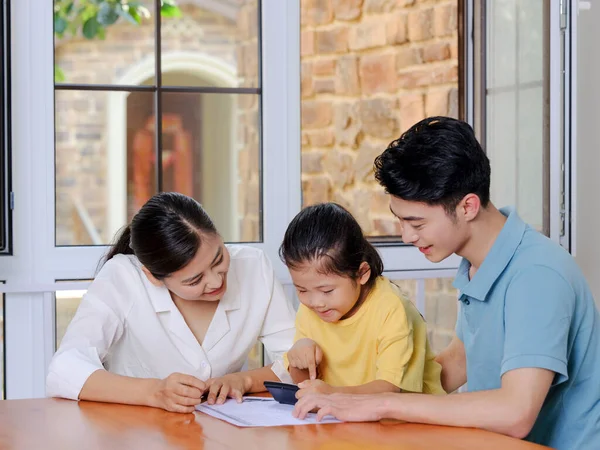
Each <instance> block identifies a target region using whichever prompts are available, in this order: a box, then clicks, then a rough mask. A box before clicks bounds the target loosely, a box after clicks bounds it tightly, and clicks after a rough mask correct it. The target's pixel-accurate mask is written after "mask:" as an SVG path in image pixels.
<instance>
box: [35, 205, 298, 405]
mask: <svg viewBox="0 0 600 450" xmlns="http://www.w3.org/2000/svg"><path fill="white" fill-rule="evenodd" d="M293 314H294V312H293V309H292V308H291V306H290V305H289V303H288V302H287V300H286V298H285V295H284V293H283V289H282V287H281V285H280V284H279V282H278V281H277V280H276V279H275V275H274V273H273V269H272V267H271V263H270V262H269V260H268V259H267V258H266V257H265V255H264V254H263V253H262V251H260V250H258V249H254V248H251V247H242V246H236V247H231V248H230V247H228V246H226V245H224V244H223V240H222V239H221V236H219V233H218V232H217V230H216V228H215V226H214V225H213V223H212V221H211V219H210V218H209V217H208V215H207V214H206V212H205V211H204V210H203V209H202V207H201V206H200V204H199V203H198V202H196V201H195V200H194V199H192V198H189V197H186V196H184V195H182V194H176V193H161V194H157V195H155V196H154V197H152V198H151V199H150V200H149V201H148V202H147V203H146V204H145V205H144V206H143V207H142V208H141V209H140V211H139V212H138V213H137V214H136V215H135V217H134V218H133V220H132V222H131V225H129V226H128V227H127V228H126V229H125V230H124V231H123V232H122V234H121V235H120V236H119V237H118V239H117V241H116V244H115V245H114V247H113V248H112V250H111V251H110V252H109V253H108V255H107V257H106V261H105V263H104V266H103V267H102V269H101V270H100V272H99V273H98V275H97V277H96V279H95V280H94V281H93V282H92V284H91V285H90V288H89V290H88V292H87V294H86V295H85V297H84V299H83V301H82V303H81V305H80V307H79V309H78V310H77V313H76V315H75V317H74V318H73V321H72V322H71V324H70V325H69V328H68V329H67V332H66V334H65V337H64V338H63V340H62V344H61V346H60V348H59V349H58V351H57V352H56V354H55V355H54V357H53V359H52V362H51V364H50V368H49V373H48V377H47V381H46V389H47V394H48V395H49V396H55V397H65V398H70V399H74V400H76V399H80V400H96V401H102V402H114V403H128V404H135V405H147V406H154V407H158V408H163V409H166V410H169V411H176V412H191V411H193V410H194V406H195V405H197V404H198V403H200V399H201V397H202V396H203V395H205V394H206V395H207V397H208V402H209V403H211V404H212V403H215V402H217V403H223V402H224V401H225V399H226V398H227V397H235V398H236V399H237V400H238V401H241V398H242V395H243V394H244V393H246V392H260V391H264V387H263V382H264V381H266V380H273V381H278V380H279V377H278V376H277V373H281V374H285V376H288V377H289V375H288V374H287V372H285V369H283V367H282V366H281V362H279V363H277V362H276V363H275V364H274V365H273V366H272V367H264V368H262V369H256V370H252V371H248V372H241V373H240V372H239V371H240V370H241V368H242V366H243V364H244V362H245V361H246V359H247V357H248V354H249V352H250V350H251V349H252V347H253V346H254V344H255V343H256V340H257V339H259V340H260V341H262V342H263V343H264V345H265V347H266V349H267V351H269V353H270V354H271V356H272V357H273V358H274V359H275V360H276V359H277V358H278V357H279V359H281V358H280V357H281V355H282V354H283V352H285V351H286V350H288V349H289V348H290V346H291V345H292V339H293V335H294V324H293V320H294V319H293V317H294V316H293ZM278 367H279V368H278Z"/></svg>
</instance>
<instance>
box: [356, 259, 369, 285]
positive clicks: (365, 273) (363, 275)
mask: <svg viewBox="0 0 600 450" xmlns="http://www.w3.org/2000/svg"><path fill="white" fill-rule="evenodd" d="M369 278H371V266H369V264H368V263H367V262H366V261H363V262H361V263H360V267H359V268H358V284H360V285H361V286H364V285H365V284H366V283H367V281H369Z"/></svg>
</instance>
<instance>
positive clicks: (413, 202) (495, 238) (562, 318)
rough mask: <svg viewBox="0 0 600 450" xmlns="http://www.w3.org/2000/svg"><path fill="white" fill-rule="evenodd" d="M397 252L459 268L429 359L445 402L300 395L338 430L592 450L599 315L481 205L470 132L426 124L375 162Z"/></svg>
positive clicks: (561, 258)
mask: <svg viewBox="0 0 600 450" xmlns="http://www.w3.org/2000/svg"><path fill="white" fill-rule="evenodd" d="M375 175H376V178H377V180H378V181H379V183H380V184H381V185H383V186H384V187H385V189H386V191H387V192H388V193H389V194H390V209H391V210H392V212H393V213H394V215H395V216H397V218H398V220H400V223H401V225H402V238H403V240H404V242H406V243H411V244H413V245H415V246H417V247H418V248H419V250H421V252H422V253H423V254H424V255H425V257H426V258H427V259H429V260H430V261H433V262H439V261H442V260H444V259H445V258H447V257H448V256H450V255H452V254H453V253H456V254H458V255H459V256H461V257H462V258H463V260H462V262H461V264H460V267H459V269H458V273H457V276H456V279H455V282H454V286H455V287H456V288H458V289H459V292H460V298H459V300H460V311H459V314H458V320H457V324H456V337H454V339H453V341H452V342H451V343H450V345H449V346H448V348H446V349H445V350H444V351H443V352H442V353H441V354H440V355H439V356H438V362H439V363H440V364H441V365H442V384H443V386H444V389H445V390H446V391H447V392H454V391H455V390H457V389H458V388H459V387H460V386H462V385H464V384H465V383H467V388H468V392H465V393H458V394H453V395H447V396H432V395H422V394H409V393H403V394H377V395H363V396H360V395H339V394H338V395H331V396H325V395H319V394H311V395H308V396H305V397H303V398H302V399H300V400H299V402H298V404H297V405H296V409H295V412H294V414H295V415H296V416H298V417H304V416H305V415H306V414H307V413H308V412H309V411H311V410H312V409H314V408H318V409H319V417H323V416H325V415H328V414H331V415H333V416H336V417H338V418H339V419H342V420H347V421H374V420H379V419H382V418H394V419H399V420H404V421H408V422H421V423H429V424H440V425H451V426H463V427H478V428H483V429H487V430H491V431H494V432H497V433H502V434H506V435H510V436H514V437H517V438H526V439H528V440H530V441H533V442H537V443H540V444H544V445H548V446H551V447H555V448H558V449H560V450H567V449H573V450H575V449H577V450H583V449H590V450H591V449H600V317H599V314H598V310H597V308H596V306H595V304H594V300H593V298H592V294H591V292H590V290H589V287H588V285H587V283H586V281H585V280H584V277H583V275H582V274H581V272H580V270H579V268H578V267H577V265H576V263H575V261H574V260H573V258H572V257H571V255H570V254H569V253H568V252H566V251H565V250H564V249H562V248H561V247H560V246H559V245H557V244H556V243H554V242H552V241H550V240H549V239H547V238H546V237H545V236H543V235H541V234H540V233H538V232H536V231H535V230H533V229H532V228H531V227H529V226H528V225H526V224H525V223H524V222H523V221H522V220H521V219H520V218H519V216H518V215H517V213H516V212H515V211H512V210H509V209H507V210H498V209H496V207H494V205H493V204H492V203H491V202H490V200H489V189H490V165H489V160H488V158H487V156H486V155H485V153H484V152H483V150H482V148H481V146H480V145H479V143H478V142H477V140H476V139H475V135H474V133H473V130H472V128H471V127H470V126H469V125H468V124H466V123H464V122H461V121H458V120H455V119H450V118H446V117H433V118H429V119H425V120H423V121H421V122H419V123H417V124H416V125H414V126H413V127H412V128H411V129H409V130H408V131H407V132H406V133H404V134H403V135H402V136H401V137H400V138H399V139H398V140H396V141H394V142H392V143H391V144H390V145H389V146H388V148H387V149H386V150H385V151H384V152H383V154H381V155H380V156H379V157H377V159H376V160H375Z"/></svg>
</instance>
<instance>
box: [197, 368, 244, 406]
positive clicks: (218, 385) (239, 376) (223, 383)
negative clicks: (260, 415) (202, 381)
mask: <svg viewBox="0 0 600 450" xmlns="http://www.w3.org/2000/svg"><path fill="white" fill-rule="evenodd" d="M206 384H207V386H208V398H207V400H206V402H207V403H208V404H209V405H214V404H215V403H216V404H217V405H222V404H223V403H225V400H227V397H229V398H234V399H235V400H236V401H237V402H238V403H241V402H242V397H243V395H244V394H245V393H246V392H248V391H249V390H250V388H251V387H252V378H251V377H250V376H248V375H244V373H243V372H241V373H230V374H229V375H225V376H222V377H219V378H211V379H210V380H207V381H206Z"/></svg>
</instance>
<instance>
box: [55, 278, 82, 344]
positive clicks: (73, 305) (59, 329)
mask: <svg viewBox="0 0 600 450" xmlns="http://www.w3.org/2000/svg"><path fill="white" fill-rule="evenodd" d="M86 292H87V291H86V290H78V291H56V294H55V295H56V348H58V347H60V343H61V342H62V338H63V337H64V335H65V332H66V331H67V327H68V326H69V324H70V323H71V320H72V319H73V317H74V316H75V313H76V312H77V308H79V303H81V299H82V298H83V296H84V295H85V293H86Z"/></svg>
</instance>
